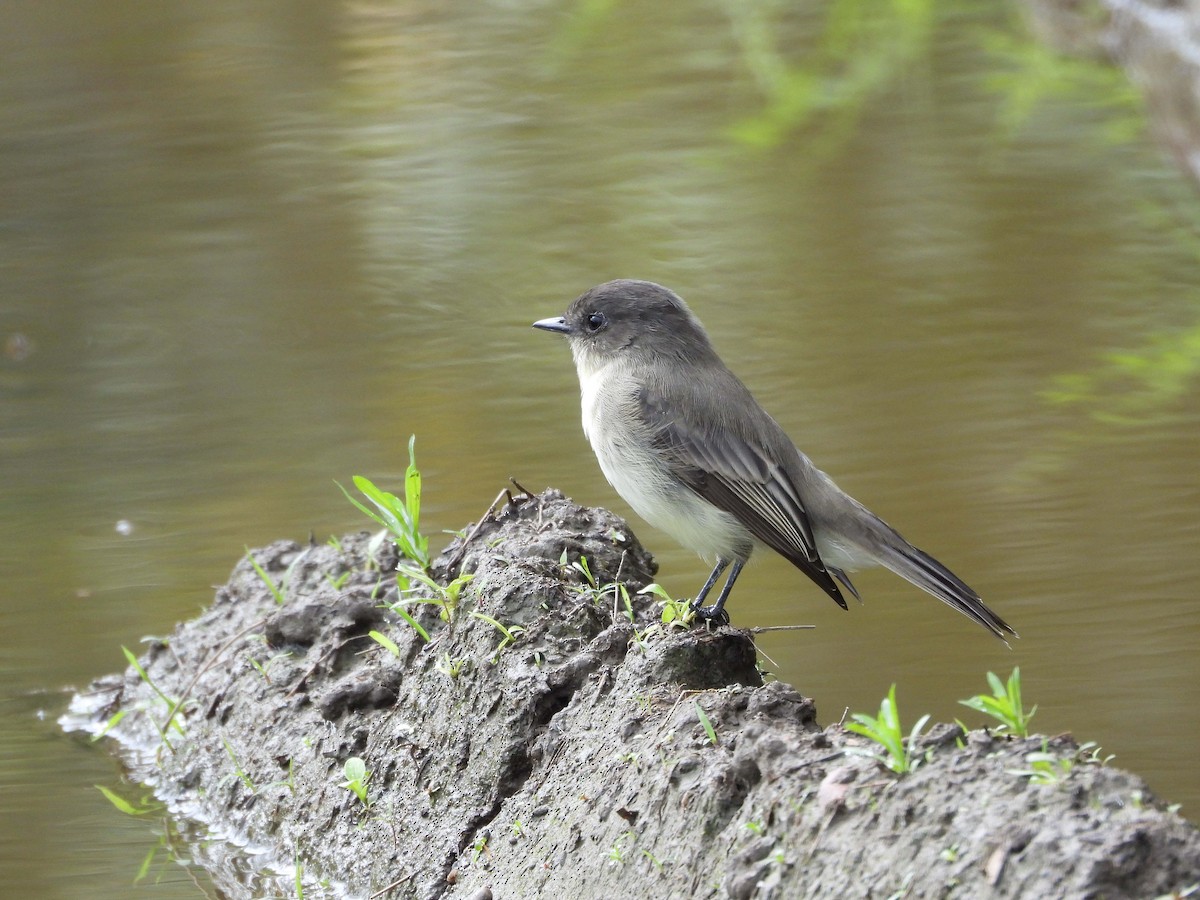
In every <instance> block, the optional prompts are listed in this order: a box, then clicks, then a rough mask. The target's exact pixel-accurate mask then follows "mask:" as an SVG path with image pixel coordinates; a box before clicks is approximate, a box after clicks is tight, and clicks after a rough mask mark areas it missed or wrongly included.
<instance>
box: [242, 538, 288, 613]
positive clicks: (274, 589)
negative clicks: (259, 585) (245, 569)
mask: <svg viewBox="0 0 1200 900" xmlns="http://www.w3.org/2000/svg"><path fill="white" fill-rule="evenodd" d="M246 559H248V560H249V561H250V565H251V566H253V567H254V571H255V572H256V573H258V577H259V578H261V579H262V582H263V584H265V585H266V586H267V590H269V591H270V592H271V596H272V597H274V598H275V602H276V603H277V604H278V605H279V606H283V601H284V597H283V587H282V586H281V585H278V584H276V583H275V579H274V578H272V577H271V576H270V575H268V574H267V570H266V569H264V568H263V567H262V566H260V565H259V564H258V560H257V559H255V558H254V554H253V553H251V552H250V548H249V547H247V548H246Z"/></svg>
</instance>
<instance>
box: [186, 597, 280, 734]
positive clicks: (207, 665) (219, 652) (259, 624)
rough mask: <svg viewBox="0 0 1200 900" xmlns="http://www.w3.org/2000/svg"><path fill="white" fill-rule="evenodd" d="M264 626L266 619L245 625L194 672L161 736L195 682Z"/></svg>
mask: <svg viewBox="0 0 1200 900" xmlns="http://www.w3.org/2000/svg"><path fill="white" fill-rule="evenodd" d="M266 624H267V620H266V619H259V620H258V621H257V622H253V623H251V624H250V625H247V626H246V627H245V628H243V629H242V630H241V631H239V632H238V633H237V634H235V635H234V636H233V637H231V638H230V639H229V640H227V641H226V642H225V643H224V644H222V645H221V647H220V649H218V650H217V652H216V653H214V654H213V655H212V656H210V657H209V658H208V660H207V661H206V662H205V663H204V665H202V666H201V667H200V668H199V669H198V670H197V671H196V674H195V675H193V676H192V680H191V681H189V682H188V683H187V687H185V688H184V689H183V693H182V694H180V695H179V699H178V700H176V701H175V703H174V705H173V706H172V707H171V708H170V709H169V710H167V722H166V725H164V726H163V729H162V733H163V734H166V733H167V729H168V728H170V727H171V722H173V721H174V720H175V716H176V715H177V714H178V713H179V710H180V709H182V708H183V704H184V702H185V701H186V700H187V698H188V694H190V693H191V692H192V688H194V687H195V686H196V682H197V681H199V680H200V677H201V676H202V675H203V674H204V673H205V672H207V671H208V670H209V669H211V668H212V667H213V666H214V665H216V663H217V660H218V659H220V658H221V657H222V656H223V655H224V654H225V651H226V650H228V649H229V648H230V647H232V646H233V645H234V644H235V643H236V642H237V641H240V640H241V639H242V638H244V637H245V636H246V635H247V634H249V633H250V632H251V631H255V630H257V629H259V628H262V627H263V626H264V625H266ZM167 746H168V747H169V748H170V750H171V752H172V753H174V752H175V748H174V747H173V746H172V745H171V743H170V742H169V741H168V742H167Z"/></svg>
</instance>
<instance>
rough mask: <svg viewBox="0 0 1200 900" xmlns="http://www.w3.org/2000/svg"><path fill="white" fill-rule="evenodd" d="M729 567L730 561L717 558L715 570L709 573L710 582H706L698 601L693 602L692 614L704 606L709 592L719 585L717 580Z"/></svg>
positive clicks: (697, 596)
mask: <svg viewBox="0 0 1200 900" xmlns="http://www.w3.org/2000/svg"><path fill="white" fill-rule="evenodd" d="M728 566H729V561H728V560H725V559H721V558H720V557H717V564H716V565H715V566H713V570H712V572H711V573H709V576H708V581H706V582H704V587H702V588H700V593H698V594H697V595H696V599H695V600H693V601H692V612H695V611H696V610H698V609H699V608H700V607H701V606H703V605H704V598H705V597H707V596H708V592H709V591H711V590H712V586H713V585H714V584H716V583H717V579H718V578H720V577H721V573H722V572H724V571H725V569H726V568H727V567H728Z"/></svg>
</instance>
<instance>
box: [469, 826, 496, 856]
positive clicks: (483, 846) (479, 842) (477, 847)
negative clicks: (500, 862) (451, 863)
mask: <svg viewBox="0 0 1200 900" xmlns="http://www.w3.org/2000/svg"><path fill="white" fill-rule="evenodd" d="M490 838H491V835H490V834H488V833H487V832H486V831H485V832H483V833H482V834H480V835H479V837H477V838H475V844H474V845H473V846H472V847H471V862H473V863H475V862H479V857H480V856H482V855H484V854H486V855H487V857H488V859H491V858H492V851H491V850H489V849H488V840H489V839H490Z"/></svg>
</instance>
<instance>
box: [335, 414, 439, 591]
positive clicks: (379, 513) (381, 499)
mask: <svg viewBox="0 0 1200 900" xmlns="http://www.w3.org/2000/svg"><path fill="white" fill-rule="evenodd" d="M416 441H417V436H416V435H415V434H414V435H413V436H412V437H410V438H409V440H408V469H407V470H406V471H405V473H404V499H403V500H401V499H400V498H399V497H397V496H396V495H395V494H391V493H388V492H387V491H384V490H381V489H380V488H378V487H376V486H375V485H374V484H373V483H372V482H371V481H370V480H369V479H367V478H364V477H363V476H361V475H355V476H354V478H353V481H354V486H355V487H356V488H358V489H359V491H360V492H361V493H362V495H363V496H364V497H366V498H367V500H368V501H370V503H371V505H372V506H374V507H375V509H374V510H372V509H369V508H367V507H366V506H364V505H363V504H362V503H361V502H359V501H358V500H357V499H355V498H354V497H352V496H351V495H350V492H349V491H348V490H346V489H345V488H344V487H342V485H341V484H338V483H337V482H334V483H335V484H337V486H338V487H339V488H341V489H342V493H343V494H345V495H346V499H347V500H349V501H350V502H351V503H352V504H354V506H355V507H357V508H358V510H359V511H360V512H362V513H363V514H364V515H366V516H367V517H368V518H370V519H372V520H373V521H375V522H377V523H378V524H379V525H381V526H382V527H383V528H384V530H385V531H386V532H387V533H389V534H390V535H391V536H392V539H393V540H394V541H395V542H396V546H397V547H398V548H399V550H400V552H401V553H403V554H404V556H405V557H406V558H408V559H409V560H411V561H412V562H413V563H415V564H416V565H417V566H418V567H419V568H420V569H421V571H423V572H424V571H426V570H428V569H429V540H428V538H426V537H425V536H424V535H422V534H421V530H420V527H421V472H420V470H418V469H417V457H416V450H415V448H416Z"/></svg>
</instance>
